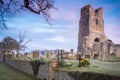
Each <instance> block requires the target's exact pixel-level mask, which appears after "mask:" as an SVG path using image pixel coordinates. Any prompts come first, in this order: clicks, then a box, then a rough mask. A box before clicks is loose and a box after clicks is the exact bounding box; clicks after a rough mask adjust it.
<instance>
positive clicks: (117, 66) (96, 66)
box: [58, 60, 120, 76]
mask: <svg viewBox="0 0 120 80" xmlns="http://www.w3.org/2000/svg"><path fill="white" fill-rule="evenodd" d="M69 62H70V63H72V64H73V65H72V66H71V67H62V68H61V69H65V70H71V71H73V70H74V71H83V72H95V73H102V74H110V75H118V76H120V62H104V61H98V60H90V63H91V65H90V67H78V60H70V61H69ZM58 69H59V68H58Z"/></svg>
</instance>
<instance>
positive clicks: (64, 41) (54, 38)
mask: <svg viewBox="0 0 120 80" xmlns="http://www.w3.org/2000/svg"><path fill="white" fill-rule="evenodd" d="M46 40H47V41H55V42H60V43H66V42H69V41H70V40H69V39H67V38H65V37H63V36H54V37H51V38H48V39H46Z"/></svg>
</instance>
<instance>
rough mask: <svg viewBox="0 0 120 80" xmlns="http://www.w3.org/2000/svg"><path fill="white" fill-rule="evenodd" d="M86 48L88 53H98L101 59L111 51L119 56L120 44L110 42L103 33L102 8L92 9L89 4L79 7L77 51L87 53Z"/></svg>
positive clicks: (105, 58)
mask: <svg viewBox="0 0 120 80" xmlns="http://www.w3.org/2000/svg"><path fill="white" fill-rule="evenodd" d="M96 39H98V41H97V42H96V41H95V40H96ZM88 50H90V51H91V53H90V54H89V55H93V54H99V55H100V56H102V59H103V60H107V59H108V56H109V55H110V54H111V53H114V55H115V56H116V57H117V58H120V46H116V44H114V43H113V42H110V41H109V40H108V38H107V37H106V35H105V33H104V18H103V8H97V9H94V8H93V7H92V6H91V5H86V6H84V7H83V8H81V19H80V21H79V33H78V52H81V53H82V54H83V55H87V54H88ZM111 51H112V52H111Z"/></svg>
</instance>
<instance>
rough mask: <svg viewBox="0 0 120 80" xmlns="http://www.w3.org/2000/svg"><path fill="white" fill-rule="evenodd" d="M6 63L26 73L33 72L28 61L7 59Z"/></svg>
mask: <svg viewBox="0 0 120 80" xmlns="http://www.w3.org/2000/svg"><path fill="white" fill-rule="evenodd" d="M7 63H8V64H9V65H10V66H11V67H13V68H15V69H17V70H20V71H22V72H24V73H27V74H33V71H32V66H31V64H30V62H29V61H20V60H9V61H7Z"/></svg>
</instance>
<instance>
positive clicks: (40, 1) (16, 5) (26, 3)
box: [0, 0, 55, 28]
mask: <svg viewBox="0 0 120 80" xmlns="http://www.w3.org/2000/svg"><path fill="white" fill-rule="evenodd" d="M50 9H55V7H54V0H0V27H4V28H7V27H6V24H5V23H6V19H7V18H8V17H11V16H13V15H15V14H16V13H17V12H20V11H21V10H23V11H24V10H25V11H30V12H32V13H34V14H38V15H39V14H40V15H42V16H43V17H44V18H45V19H46V20H47V21H49V20H50V19H51V18H50V14H49V10H50Z"/></svg>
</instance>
